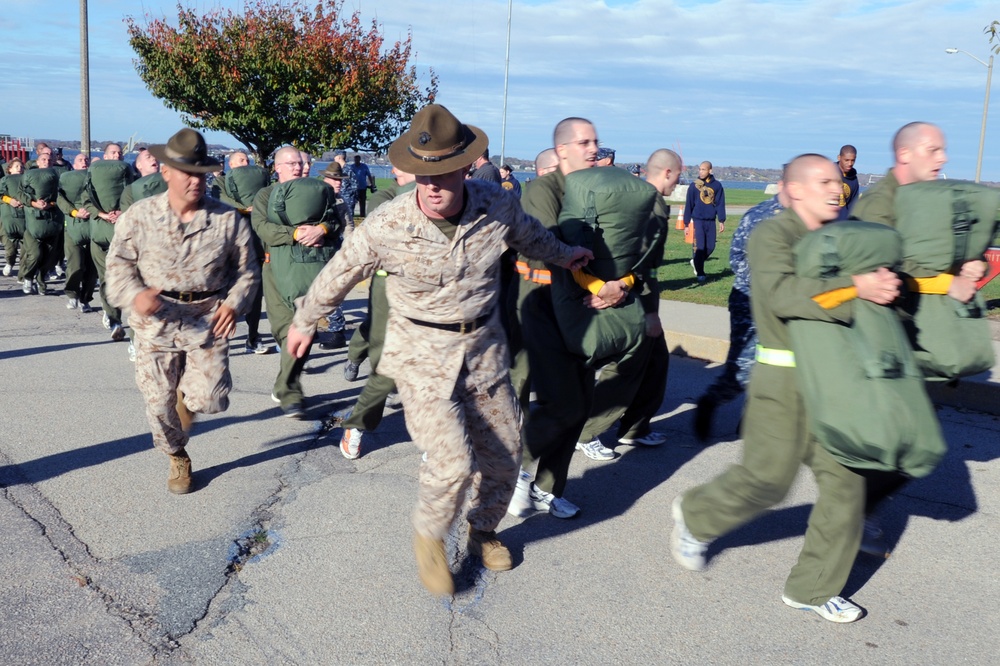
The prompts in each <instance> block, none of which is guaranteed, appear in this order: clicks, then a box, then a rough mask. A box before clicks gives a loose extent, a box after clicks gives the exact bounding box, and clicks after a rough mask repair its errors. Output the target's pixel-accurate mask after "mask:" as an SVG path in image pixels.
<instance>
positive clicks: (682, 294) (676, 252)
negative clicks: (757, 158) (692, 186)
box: [657, 190, 1000, 319]
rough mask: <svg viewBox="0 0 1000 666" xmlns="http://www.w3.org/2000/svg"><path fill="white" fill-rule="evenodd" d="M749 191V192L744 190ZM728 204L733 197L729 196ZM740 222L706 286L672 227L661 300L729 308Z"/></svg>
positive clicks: (988, 292)
mask: <svg viewBox="0 0 1000 666" xmlns="http://www.w3.org/2000/svg"><path fill="white" fill-rule="evenodd" d="M743 191H749V190H743ZM726 198H727V203H728V198H729V193H728V191H727V193H726ZM738 222H739V221H738V220H730V223H727V224H726V230H725V232H723V233H721V234H719V236H718V238H717V239H716V245H715V252H713V253H712V256H711V257H709V259H708V261H707V262H705V275H706V276H707V279H706V280H705V282H703V283H701V285H699V284H698V281H697V280H696V279H695V277H694V271H693V270H692V269H691V264H690V263H689V262H690V261H691V246H690V245H688V244H687V243H685V242H684V232H683V231H680V230H679V229H674V228H673V225H671V227H670V233H669V234H668V235H667V245H666V247H665V248H664V252H663V265H662V266H660V268H659V271H658V272H657V278H658V279H659V281H660V289H661V290H662V291H661V294H660V295H661V297H662V298H666V299H670V300H674V301H684V302H686V303H701V304H703V305H719V306H722V307H726V304H727V302H728V300H729V292H730V290H731V289H732V288H733V272H732V271H731V270H730V269H729V245H730V243H731V242H732V239H733V231H734V230H735V229H736V225H737V224H738ZM982 294H983V298H985V299H986V305H987V307H988V308H989V317H990V318H991V319H1000V277H997V278H995V279H994V280H993V281H992V282H990V283H989V284H987V285H986V286H985V287H984V288H983V291H982Z"/></svg>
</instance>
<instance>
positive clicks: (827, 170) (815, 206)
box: [781, 153, 843, 229]
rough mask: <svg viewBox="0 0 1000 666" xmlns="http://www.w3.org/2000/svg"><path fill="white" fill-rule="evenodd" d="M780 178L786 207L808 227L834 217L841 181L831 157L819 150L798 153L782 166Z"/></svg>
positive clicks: (818, 225) (837, 213)
mask: <svg viewBox="0 0 1000 666" xmlns="http://www.w3.org/2000/svg"><path fill="white" fill-rule="evenodd" d="M781 179H782V181H784V187H783V189H782V192H783V194H786V195H787V197H788V201H789V208H791V209H792V210H794V211H795V213H796V214H797V215H798V216H799V218H800V219H801V220H802V222H803V223H804V224H805V225H806V227H807V228H809V229H818V228H819V227H821V226H823V225H824V224H825V223H827V222H830V221H832V220H836V219H837V217H838V215H839V214H840V194H841V192H842V191H843V181H842V180H841V174H840V170H839V169H838V168H837V166H836V165H835V164H834V163H833V161H832V160H830V159H829V158H827V157H825V156H823V155H820V154H818V153H806V154H804V155H799V156H798V157H796V158H795V159H793V160H792V161H791V162H789V163H788V164H787V165H786V166H785V169H784V172H783V173H782V175H781Z"/></svg>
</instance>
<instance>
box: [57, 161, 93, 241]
mask: <svg viewBox="0 0 1000 666" xmlns="http://www.w3.org/2000/svg"><path fill="white" fill-rule="evenodd" d="M86 187H87V172H86V171H67V172H65V173H63V174H62V175H60V176H59V208H60V209H61V210H62V212H63V218H64V219H65V233H66V235H67V236H68V237H69V239H70V241H72V243H73V244H74V245H87V244H89V243H90V218H86V219H83V220H81V219H79V218H76V217H73V211H74V210H79V209H80V208H82V207H83V192H84V190H85V189H86Z"/></svg>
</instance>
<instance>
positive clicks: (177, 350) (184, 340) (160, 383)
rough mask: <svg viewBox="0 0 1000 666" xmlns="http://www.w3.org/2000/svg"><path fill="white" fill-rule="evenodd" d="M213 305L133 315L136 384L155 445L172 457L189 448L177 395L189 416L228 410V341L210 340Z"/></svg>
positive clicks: (173, 307)
mask: <svg viewBox="0 0 1000 666" xmlns="http://www.w3.org/2000/svg"><path fill="white" fill-rule="evenodd" d="M215 305H216V301H215V300H214V299H212V300H211V301H209V302H207V303H205V304H198V303H195V304H190V305H182V304H173V303H169V304H166V303H165V304H164V306H163V307H162V308H161V309H160V311H159V312H157V313H156V314H155V315H153V316H151V317H141V316H139V315H137V314H136V313H134V312H133V313H132V316H131V317H129V325H130V326H132V328H133V329H135V331H136V335H135V351H136V354H135V383H136V384H137V385H138V387H139V392H140V393H142V397H143V398H144V399H145V400H146V419H147V420H148V421H149V428H150V430H151V431H152V433H153V445H154V446H155V447H156V448H158V449H160V450H161V451H163V452H165V453H176V452H177V451H179V450H180V449H183V448H184V447H185V446H186V445H187V443H188V434H187V433H186V432H184V431H183V430H182V429H181V423H180V419H179V417H178V416H177V389H180V390H181V391H182V392H183V393H184V404H185V405H187V408H188V409H189V410H191V411H192V412H198V413H201V414H215V413H218V412H224V411H226V409H228V408H229V391H230V390H231V389H232V388H233V379H232V376H231V375H230V374H229V340H228V339H227V338H217V337H215V336H214V335H213V334H212V325H211V317H212V314H213V313H214V311H215Z"/></svg>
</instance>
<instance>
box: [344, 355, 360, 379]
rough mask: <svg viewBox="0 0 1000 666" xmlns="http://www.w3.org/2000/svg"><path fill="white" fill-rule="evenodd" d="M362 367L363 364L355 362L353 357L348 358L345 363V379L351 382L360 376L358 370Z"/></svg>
mask: <svg viewBox="0 0 1000 666" xmlns="http://www.w3.org/2000/svg"><path fill="white" fill-rule="evenodd" d="M360 368H361V366H359V365H358V364H357V363H354V362H353V361H351V359H347V362H346V363H344V379H346V380H347V381H349V382H353V381H354V380H355V379H357V378H358V370H359V369H360Z"/></svg>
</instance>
